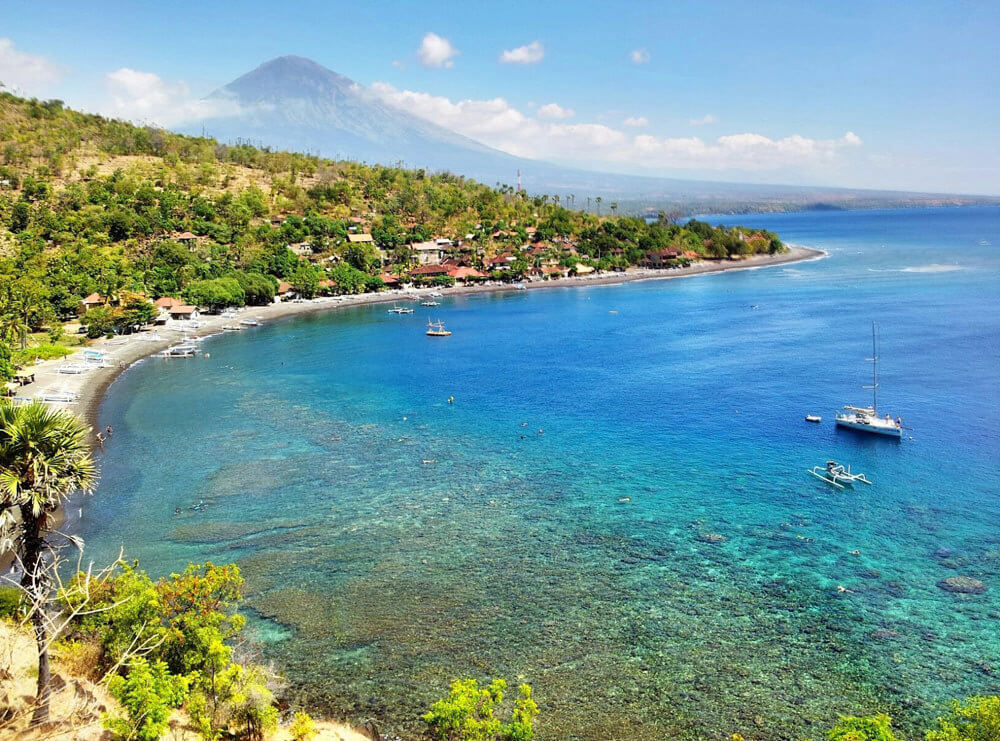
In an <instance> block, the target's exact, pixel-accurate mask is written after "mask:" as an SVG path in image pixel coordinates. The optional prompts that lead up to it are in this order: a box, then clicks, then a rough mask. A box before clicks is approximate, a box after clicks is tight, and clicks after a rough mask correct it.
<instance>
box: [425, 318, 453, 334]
mask: <svg viewBox="0 0 1000 741" xmlns="http://www.w3.org/2000/svg"><path fill="white" fill-rule="evenodd" d="M427 336H428V337H450V336H451V330H448V329H445V328H444V324H443V323H442V322H430V321H429V322H427Z"/></svg>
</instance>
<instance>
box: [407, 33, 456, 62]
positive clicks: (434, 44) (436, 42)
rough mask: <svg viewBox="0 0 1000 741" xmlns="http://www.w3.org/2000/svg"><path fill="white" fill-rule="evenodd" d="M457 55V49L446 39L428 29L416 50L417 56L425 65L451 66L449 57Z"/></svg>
mask: <svg viewBox="0 0 1000 741" xmlns="http://www.w3.org/2000/svg"><path fill="white" fill-rule="evenodd" d="M457 55H458V49H456V48H455V47H454V46H452V45H451V42H450V41H448V39H446V38H443V37H441V36H438V35H437V34H436V33H432V32H430V31H428V32H427V35H426V36H424V40H423V41H422V42H421V43H420V48H419V49H418V50H417V58H418V59H419V60H420V63H421V64H422V65H424V66H425V67H451V66H453V65H454V62H453V61H452V59H451V58H452V57H454V56H457Z"/></svg>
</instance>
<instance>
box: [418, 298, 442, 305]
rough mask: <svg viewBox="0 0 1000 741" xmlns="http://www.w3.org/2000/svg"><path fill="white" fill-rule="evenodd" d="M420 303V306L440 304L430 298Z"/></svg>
mask: <svg viewBox="0 0 1000 741" xmlns="http://www.w3.org/2000/svg"><path fill="white" fill-rule="evenodd" d="M420 305H421V306H440V305H441V304H440V303H439V302H437V301H433V300H431V299H428V300H427V301H421V302H420Z"/></svg>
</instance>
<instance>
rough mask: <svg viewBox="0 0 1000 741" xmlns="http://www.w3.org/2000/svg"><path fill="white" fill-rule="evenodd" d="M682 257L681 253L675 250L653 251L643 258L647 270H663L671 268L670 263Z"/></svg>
mask: <svg viewBox="0 0 1000 741" xmlns="http://www.w3.org/2000/svg"><path fill="white" fill-rule="evenodd" d="M680 256H681V253H680V252H678V251H677V250H674V249H662V250H652V251H651V252H649V254H647V255H646V257H644V258H643V260H642V264H643V266H645V267H647V268H654V269H657V270H659V269H661V268H669V267H671V265H670V262H671V261H672V260H676V259H677V258H678V257H680Z"/></svg>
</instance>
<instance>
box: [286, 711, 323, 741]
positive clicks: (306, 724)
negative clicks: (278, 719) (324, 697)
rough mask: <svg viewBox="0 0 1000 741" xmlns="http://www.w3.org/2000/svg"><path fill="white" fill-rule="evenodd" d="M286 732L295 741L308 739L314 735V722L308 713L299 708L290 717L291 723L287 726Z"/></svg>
mask: <svg viewBox="0 0 1000 741" xmlns="http://www.w3.org/2000/svg"><path fill="white" fill-rule="evenodd" d="M288 733H290V734H291V736H292V738H293V739H294V740H295V741H310V740H311V739H312V738H313V736H315V735H316V733H317V731H316V724H315V723H314V722H313V719H312V718H311V717H309V713H307V712H305V711H302V710H300V711H299V712H297V713H296V714H295V718H293V719H292V724H291V725H290V726H289V727H288Z"/></svg>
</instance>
